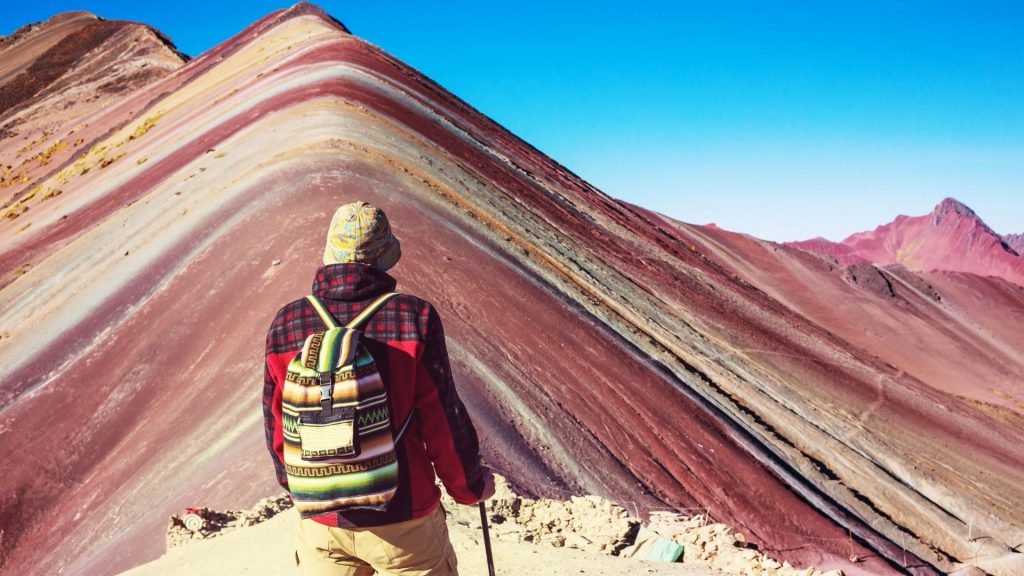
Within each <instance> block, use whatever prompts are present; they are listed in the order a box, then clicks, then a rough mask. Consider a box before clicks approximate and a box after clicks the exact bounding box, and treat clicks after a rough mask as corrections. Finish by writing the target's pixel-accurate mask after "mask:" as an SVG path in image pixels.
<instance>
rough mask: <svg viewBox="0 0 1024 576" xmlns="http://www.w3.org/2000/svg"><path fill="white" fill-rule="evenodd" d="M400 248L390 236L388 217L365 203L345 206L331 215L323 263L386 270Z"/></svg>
mask: <svg viewBox="0 0 1024 576" xmlns="http://www.w3.org/2000/svg"><path fill="white" fill-rule="evenodd" d="M401 256H402V248H401V246H400V245H399V243H398V238H395V235H394V234H392V233H391V225H390V224H388V217H387V216H386V215H385V214H384V211H383V210H381V209H380V208H376V207H374V206H371V205H369V204H367V203H366V202H362V201H360V202H353V203H351V204H346V205H344V206H342V207H341V208H338V210H337V211H336V212H335V213H334V218H333V219H332V220H331V227H330V229H328V230H327V246H326V247H325V248H324V264H325V265H326V264H342V263H345V262H362V263H364V264H370V265H372V266H376V267H377V268H380V269H381V270H387V269H389V268H391V267H392V266H394V265H395V263H396V262H398V259H399V258H400V257H401Z"/></svg>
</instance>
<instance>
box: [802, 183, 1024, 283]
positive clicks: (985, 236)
mask: <svg viewBox="0 0 1024 576" xmlns="http://www.w3.org/2000/svg"><path fill="white" fill-rule="evenodd" d="M788 245H789V246H794V247H797V248H801V249H804V250H808V251H810V252H816V253H819V254H825V255H827V256H831V257H833V258H835V259H836V261H837V262H839V263H841V264H854V263H871V264H876V265H879V266H891V265H894V264H898V265H902V266H904V267H905V268H907V269H908V270H914V271H919V272H932V271H944V272H970V273H971V274H977V275H979V276H995V277H998V278H1003V279H1004V280H1008V281H1010V282H1013V283H1015V284H1018V285H1021V286H1024V257H1022V256H1021V253H1022V252H1024V234H1011V235H1007V236H1000V235H999V234H997V233H996V232H995V231H994V230H992V229H991V228H990V227H989V226H988V225H987V224H985V222H984V221H982V219H981V218H980V217H979V216H978V215H977V214H975V212H974V210H971V209H970V208H968V207H967V206H965V205H964V204H962V203H961V202H959V201H957V200H955V199H953V198H946V199H945V200H943V201H942V202H940V203H939V204H938V205H937V206H936V207H935V209H934V210H932V212H931V213H930V214H926V215H924V216H898V217H897V218H896V219H895V220H894V221H892V222H890V223H888V224H884V225H882V226H879V227H878V228H875V229H874V230H872V231H870V232H860V233H858V234H853V235H852V236H850V237H849V238H846V239H845V240H843V241H842V242H831V241H829V240H826V239H824V238H815V239H812V240H805V241H802V242H790V243H788Z"/></svg>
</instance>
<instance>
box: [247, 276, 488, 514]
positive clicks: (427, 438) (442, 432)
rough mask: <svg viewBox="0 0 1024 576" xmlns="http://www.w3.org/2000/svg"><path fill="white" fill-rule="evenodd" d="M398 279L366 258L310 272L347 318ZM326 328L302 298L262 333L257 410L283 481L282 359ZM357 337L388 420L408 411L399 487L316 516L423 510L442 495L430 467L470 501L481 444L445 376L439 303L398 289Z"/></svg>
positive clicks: (474, 496) (478, 481) (476, 493)
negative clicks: (371, 504) (381, 500)
mask: <svg viewBox="0 0 1024 576" xmlns="http://www.w3.org/2000/svg"><path fill="white" fill-rule="evenodd" d="M396 284H397V282H396V281H395V279H394V278H392V277H391V276H389V275H388V274H387V273H385V272H382V271H381V270H379V269H377V268H375V267H373V266H369V265H366V264H334V265H330V266H324V267H322V268H320V269H319V270H318V271H317V274H316V279H315V280H314V281H313V294H316V295H317V296H318V297H319V298H320V300H322V301H323V302H324V304H325V305H326V306H327V308H328V309H329V310H330V312H331V314H333V315H334V317H335V318H336V319H337V320H338V322H340V323H341V324H345V323H346V322H347V321H348V320H349V319H351V318H353V317H355V316H356V315H357V314H359V312H360V311H361V310H363V309H364V308H365V307H366V306H368V305H370V304H371V303H372V302H373V301H374V299H375V298H376V297H377V296H380V295H381V294H384V293H385V292H392V291H394V289H395V285H396ZM324 329H325V326H324V324H323V323H322V322H321V321H320V318H319V317H318V316H317V314H316V311H315V310H314V309H313V307H312V306H311V305H310V304H309V302H308V301H307V300H306V299H305V298H303V299H301V300H296V301H294V302H292V303H290V304H288V305H287V306H285V307H283V308H281V310H279V311H278V313H277V316H276V317H275V318H274V322H273V323H272V324H271V325H270V331H269V332H268V333H267V350H266V367H265V368H266V369H265V372H264V380H263V417H264V428H265V430H266V436H267V447H268V448H269V449H270V454H271V457H272V458H273V460H274V467H275V469H276V471H277V481H278V482H279V483H280V484H281V486H283V487H284V488H285V489H287V488H288V478H287V476H286V475H285V471H284V437H283V436H282V432H281V385H282V383H283V382H284V378H285V373H286V372H287V369H288V363H289V362H291V360H292V358H293V357H295V355H296V354H297V353H299V352H300V351H301V350H302V344H303V342H305V340H306V337H307V336H308V335H309V334H311V333H313V332H320V331H323V330H324ZM360 341H361V342H362V343H363V344H364V345H365V346H366V348H367V349H368V350H369V351H370V353H371V354H372V355H373V357H374V359H375V360H376V362H377V369H378V371H379V372H380V374H381V377H382V379H383V380H384V385H385V386H387V388H388V396H389V399H390V402H391V422H392V426H394V427H397V426H399V424H400V423H402V422H404V421H405V419H406V417H407V416H408V415H409V414H410V413H411V414H412V420H411V421H410V423H409V427H408V429H407V430H406V432H405V435H404V436H403V437H402V439H401V441H399V443H398V444H397V446H396V448H395V450H396V453H397V454H398V470H399V479H398V491H397V492H396V493H395V497H394V499H392V501H391V502H390V504H389V505H388V509H387V511H385V512H376V511H373V510H351V511H346V512H339V513H331V514H324V515H321V516H316V517H314V520H316V521H317V522H320V523H321V524H326V525H328V526H342V527H369V526H382V525H385V524H393V523H395V522H402V521H404V520H411V519H413V518H420V517H423V516H425V515H426V514H428V513H430V512H431V511H432V510H433V509H434V507H435V506H436V505H437V502H438V500H440V498H441V492H440V490H438V488H437V485H436V484H435V481H434V472H435V470H436V472H437V476H438V477H439V478H440V479H441V483H442V484H444V486H445V489H446V490H447V491H448V493H449V494H450V495H451V496H452V498H454V499H455V501H456V502H459V503H461V504H473V503H475V502H477V501H478V500H479V499H480V495H481V494H482V492H483V478H482V474H481V472H482V470H481V467H480V447H479V444H478V442H477V436H476V431H475V430H474V428H473V423H472V422H471V421H470V419H469V414H467V413H466V408H465V406H463V404H462V401H461V400H460V399H459V395H458V393H457V392H456V390H455V384H454V382H453V381H452V373H451V367H450V366H449V363H448V351H447V349H446V347H445V339H444V329H443V328H442V327H441V318H440V317H439V316H438V315H437V311H436V310H434V307H433V306H431V305H430V304H429V303H428V302H425V301H423V300H421V299H419V298H416V297H415V296H409V295H405V294H400V295H398V296H395V297H394V298H392V299H391V300H389V301H388V302H387V304H385V305H384V307H383V308H381V309H380V310H378V311H377V312H376V313H375V314H374V315H373V317H371V318H370V319H369V320H368V321H367V322H366V324H364V326H363V336H362V337H361V338H360Z"/></svg>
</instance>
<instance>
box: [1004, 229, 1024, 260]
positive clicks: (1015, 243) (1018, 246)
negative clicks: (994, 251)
mask: <svg viewBox="0 0 1024 576" xmlns="http://www.w3.org/2000/svg"><path fill="white" fill-rule="evenodd" d="M1003 242H1006V245H1007V246H1009V247H1010V248H1013V250H1014V252H1016V253H1017V254H1018V255H1024V234H1007V235H1006V236H1003Z"/></svg>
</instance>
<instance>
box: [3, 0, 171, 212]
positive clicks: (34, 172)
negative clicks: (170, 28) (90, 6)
mask: <svg viewBox="0 0 1024 576" xmlns="http://www.w3.org/2000/svg"><path fill="white" fill-rule="evenodd" d="M185 59H186V58H185V56H184V55H182V54H181V53H180V52H178V51H177V50H176V49H175V48H174V47H173V45H172V44H170V42H169V40H167V39H166V38H165V37H164V36H163V35H162V34H160V33H159V32H157V31H156V30H154V29H153V28H150V27H149V26H146V25H143V24H137V23H134V22H125V21H118V20H112V21H111V20H102V19H100V18H97V17H96V16H94V15H92V14H89V13H87V12H71V13H68V14H62V15H58V16H55V17H53V18H51V19H50V20H47V21H46V22H43V23H38V24H31V25H28V26H25V27H22V28H21V29H19V30H18V31H16V32H15V33H14V34H12V35H10V36H6V37H3V38H2V39H0V215H2V216H3V217H6V218H8V219H12V220H13V219H16V218H17V217H18V216H20V215H21V213H22V212H23V211H26V210H28V209H29V208H30V203H29V201H30V200H32V199H33V198H38V197H40V196H46V195H50V194H53V195H58V194H61V193H62V192H63V190H62V187H63V184H64V182H63V181H58V182H55V183H53V185H52V186H51V187H50V188H47V189H45V190H44V189H42V188H39V187H38V186H35V187H33V186H32V184H33V183H35V182H37V181H42V180H44V179H45V177H46V176H47V175H50V174H52V172H53V171H54V167H57V166H60V165H61V164H63V163H65V162H67V160H68V159H69V158H71V157H73V156H75V155H77V154H80V153H82V152H83V146H84V145H85V144H86V143H88V142H91V141H94V140H95V139H97V138H99V137H100V136H102V135H103V131H106V130H109V129H110V127H111V122H112V121H115V120H113V117H112V116H111V115H110V113H111V110H110V109H109V107H110V106H111V104H112V103H114V102H115V101H116V102H118V103H120V104H121V106H126V105H127V106H129V108H130V110H124V109H119V111H118V113H120V114H124V113H125V112H129V114H136V113H138V112H139V110H140V108H141V106H142V104H143V102H141V101H137V102H135V103H134V104H130V103H129V102H128V101H129V100H130V96H131V94H133V93H134V92H136V91H137V90H138V89H139V88H141V87H143V86H146V85H147V84H150V83H152V82H153V81H155V80H158V79H160V78H163V77H165V76H167V75H168V74H170V73H171V72H173V71H174V70H176V69H178V68H179V67H180V66H181V65H182V64H183V63H184V61H185ZM125 120H127V118H124V117H119V118H118V120H116V121H120V122H124V121H125ZM93 152H96V151H93Z"/></svg>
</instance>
